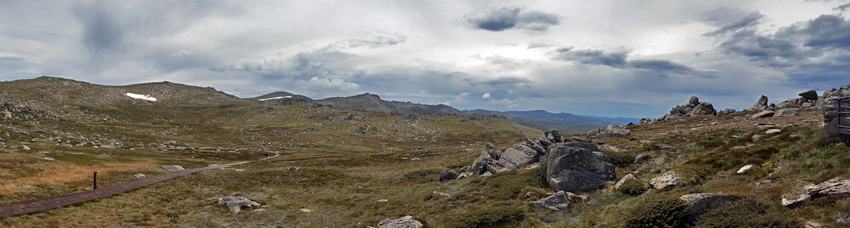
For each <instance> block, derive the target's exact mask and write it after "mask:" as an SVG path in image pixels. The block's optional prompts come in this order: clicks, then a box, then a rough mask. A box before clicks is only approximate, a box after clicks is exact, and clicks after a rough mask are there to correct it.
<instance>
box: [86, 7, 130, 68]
mask: <svg viewBox="0 0 850 228" xmlns="http://www.w3.org/2000/svg"><path fill="white" fill-rule="evenodd" d="M74 15H75V16H77V19H79V20H80V22H82V23H83V37H82V40H81V42H82V44H83V45H84V46H85V47H86V48H87V49H88V51H89V52H90V53H91V54H93V55H103V54H107V53H110V52H112V51H114V50H115V49H116V48H118V47H119V46H120V45H121V42H122V40H123V37H124V31H123V29H122V27H121V26H120V24H119V22H118V18H116V17H115V15H113V14H112V13H111V12H109V11H108V10H106V9H105V6H104V4H103V3H102V2H92V3H90V4H88V5H83V4H82V3H81V4H77V5H75V6H74Z"/></svg>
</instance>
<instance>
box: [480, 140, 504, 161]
mask: <svg viewBox="0 0 850 228" xmlns="http://www.w3.org/2000/svg"><path fill="white" fill-rule="evenodd" d="M484 148H485V149H484V151H485V152H487V154H489V155H490V157H491V158H493V159H495V160H499V158H501V157H502V151H500V150H499V149H496V147H493V144H490V143H487V144H484Z"/></svg>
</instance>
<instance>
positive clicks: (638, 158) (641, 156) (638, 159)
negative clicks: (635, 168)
mask: <svg viewBox="0 0 850 228" xmlns="http://www.w3.org/2000/svg"><path fill="white" fill-rule="evenodd" d="M646 160H649V154H638V155H636V156H635V161H634V163H638V162H642V161H646Z"/></svg>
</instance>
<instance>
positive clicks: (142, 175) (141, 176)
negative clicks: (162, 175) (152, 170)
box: [133, 173, 148, 178]
mask: <svg viewBox="0 0 850 228" xmlns="http://www.w3.org/2000/svg"><path fill="white" fill-rule="evenodd" d="M133 177H135V178H145V177H148V176H147V175H144V174H141V173H137V174H136V175H133Z"/></svg>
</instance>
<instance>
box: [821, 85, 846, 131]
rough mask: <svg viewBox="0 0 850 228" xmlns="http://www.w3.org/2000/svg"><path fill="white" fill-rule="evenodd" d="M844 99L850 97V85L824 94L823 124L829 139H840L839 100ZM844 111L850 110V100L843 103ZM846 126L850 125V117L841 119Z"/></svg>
mask: <svg viewBox="0 0 850 228" xmlns="http://www.w3.org/2000/svg"><path fill="white" fill-rule="evenodd" d="M842 97H850V85H845V86H842V87H841V88H840V89H837V90H836V89H833V90H831V91H826V92H824V98H823V99H821V100H824V103H823V107H822V108H823V122H824V130H825V131H826V136H827V137H828V138H840V135H839V134H838V122H839V120H838V105H839V104H838V102H839V101H838V99H839V98H842ZM841 108H842V109H843V110H842V111H845V112H846V111H847V110H850V99H847V100H844V101H842V102H841ZM841 123H842V124H844V125H850V117H845V118H843V119H841Z"/></svg>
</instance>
